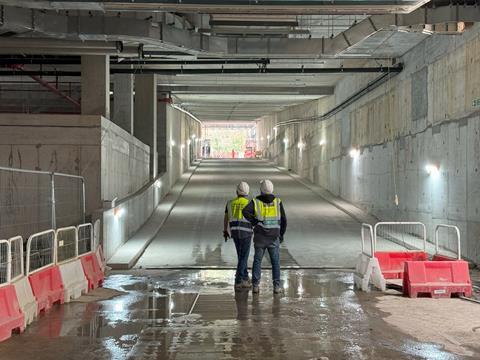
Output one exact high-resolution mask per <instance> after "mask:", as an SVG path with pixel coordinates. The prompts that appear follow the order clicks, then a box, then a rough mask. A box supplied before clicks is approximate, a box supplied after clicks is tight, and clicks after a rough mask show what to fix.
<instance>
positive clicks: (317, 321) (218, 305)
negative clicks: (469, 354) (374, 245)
mask: <svg viewBox="0 0 480 360" xmlns="http://www.w3.org/2000/svg"><path fill="white" fill-rule="evenodd" d="M145 274H147V275H141V274H136V275H129V274H113V275H111V276H109V277H108V278H107V279H106V282H105V286H106V287H109V288H112V289H114V290H116V291H119V292H125V294H122V295H120V296H117V297H115V298H112V299H108V300H104V301H99V302H93V303H71V304H67V305H65V306H57V307H54V309H52V311H51V312H49V313H47V314H46V315H45V316H42V317H41V318H40V319H39V320H38V321H36V322H35V323H34V324H32V325H31V326H30V327H29V328H28V329H27V331H26V332H25V333H24V334H22V335H21V336H15V337H13V338H12V339H11V340H9V341H7V342H4V343H1V344H0V354H1V359H2V360H3V359H6V360H10V359H12V360H13V359H15V360H23V359H31V358H32V357H34V358H36V359H37V360H43V359H50V358H51V359H58V358H68V359H73V360H76V359H79V360H85V359H86V358H88V359H95V360H97V359H180V358H181V359H195V360H199V359H216V358H221V359H235V358H237V359H238V358H247V359H248V358H252V359H255V358H262V359H263V358H265V359H267V358H273V359H312V358H322V357H323V358H325V359H390V358H395V359H416V358H420V359H421V358H425V359H457V358H458V357H456V356H454V355H452V354H449V353H447V352H444V351H442V350H441V348H440V347H438V346H437V345H431V346H430V345H429V344H422V343H418V342H416V341H414V340H413V339H411V338H408V337H406V336H404V335H403V334H401V333H399V332H397V331H396V330H394V329H393V328H392V327H391V326H387V324H386V323H384V322H383V321H382V320H381V319H379V318H375V317H372V316H371V315H369V313H368V312H366V311H365V308H364V306H365V304H364V303H362V298H361V297H359V296H358V294H357V293H355V292H354V291H353V280H352V274H350V273H342V272H319V271H313V270H291V271H284V272H282V277H283V279H284V290H285V294H284V295H283V296H274V295H273V293H272V285H271V278H270V273H269V272H268V271H265V272H264V275H263V278H262V283H261V287H260V294H258V295H253V294H252V292H251V291H248V290H247V291H237V292H235V291H233V281H234V272H233V271H226V270H201V271H193V270H192V271H186V270H185V271H155V272H148V271H146V272H145ZM18 349H24V352H22V353H21V354H20V355H19V353H18V351H17V350H18ZM39 354H41V355H39ZM49 354H52V357H49Z"/></svg>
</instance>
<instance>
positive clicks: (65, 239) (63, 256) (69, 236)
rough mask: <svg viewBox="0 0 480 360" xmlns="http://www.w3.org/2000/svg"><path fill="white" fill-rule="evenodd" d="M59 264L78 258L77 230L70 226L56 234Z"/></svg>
mask: <svg viewBox="0 0 480 360" xmlns="http://www.w3.org/2000/svg"><path fill="white" fill-rule="evenodd" d="M55 245H56V254H57V258H56V260H57V264H61V263H63V262H65V261H69V260H72V259H75V258H76V257H77V256H78V237H77V228H76V227H75V226H69V227H65V228H60V229H58V230H57V231H56V232H55Z"/></svg>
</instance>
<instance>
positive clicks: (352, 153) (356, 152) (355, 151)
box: [349, 148, 360, 159]
mask: <svg viewBox="0 0 480 360" xmlns="http://www.w3.org/2000/svg"><path fill="white" fill-rule="evenodd" d="M349 154H350V157H351V158H352V159H356V158H358V157H359V156H360V150H359V149H357V148H351V149H350V152H349Z"/></svg>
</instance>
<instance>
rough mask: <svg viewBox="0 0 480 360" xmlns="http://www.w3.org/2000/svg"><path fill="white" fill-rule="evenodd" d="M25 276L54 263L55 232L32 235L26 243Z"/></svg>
mask: <svg viewBox="0 0 480 360" xmlns="http://www.w3.org/2000/svg"><path fill="white" fill-rule="evenodd" d="M26 259H27V264H26V274H27V275H29V274H30V273H32V272H35V271H39V270H41V269H43V268H45V267H47V266H50V265H52V264H54V263H55V231H54V230H47V231H42V232H40V233H37V234H33V235H32V236H30V237H29V238H28V242H27V258H26Z"/></svg>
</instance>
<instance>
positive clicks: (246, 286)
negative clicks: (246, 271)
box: [240, 280, 252, 289]
mask: <svg viewBox="0 0 480 360" xmlns="http://www.w3.org/2000/svg"><path fill="white" fill-rule="evenodd" d="M240 284H242V288H244V289H250V288H251V287H252V283H251V282H250V280H242V282H241V283H240Z"/></svg>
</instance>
